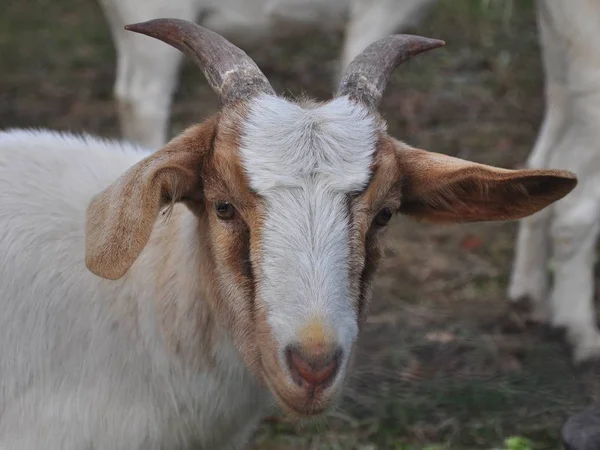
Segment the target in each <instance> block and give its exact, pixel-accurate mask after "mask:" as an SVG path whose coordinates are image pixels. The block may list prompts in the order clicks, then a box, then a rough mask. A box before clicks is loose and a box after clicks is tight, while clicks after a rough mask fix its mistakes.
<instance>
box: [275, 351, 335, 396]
mask: <svg viewBox="0 0 600 450" xmlns="http://www.w3.org/2000/svg"><path fill="white" fill-rule="evenodd" d="M286 353H287V355H286V356H287V362H288V366H289V368H290V372H291V373H292V376H293V378H294V380H295V381H296V383H298V384H299V385H306V384H308V385H309V386H312V387H316V386H320V387H323V385H327V384H329V383H330V382H331V381H332V380H333V378H334V376H335V374H336V372H337V369H338V365H339V359H340V356H341V352H340V351H337V352H333V353H329V354H327V355H316V356H308V355H305V354H303V353H302V352H301V351H300V350H298V349H297V348H295V347H290V348H288V350H287V352H286Z"/></svg>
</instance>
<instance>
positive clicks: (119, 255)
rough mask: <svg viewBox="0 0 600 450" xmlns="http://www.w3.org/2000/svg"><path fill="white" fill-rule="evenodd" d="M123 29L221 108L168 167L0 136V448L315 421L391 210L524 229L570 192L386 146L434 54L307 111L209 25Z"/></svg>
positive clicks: (113, 152)
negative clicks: (409, 71)
mask: <svg viewBox="0 0 600 450" xmlns="http://www.w3.org/2000/svg"><path fill="white" fill-rule="evenodd" d="M128 28H129V29H130V30H132V31H136V32H139V33H143V34H147V35H150V36H153V37H156V38H158V39H160V40H164V41H165V42H167V43H169V44H171V45H173V46H175V47H177V48H179V49H180V50H182V51H184V52H186V53H187V54H188V55H190V56H191V57H192V58H193V59H194V60H196V62H197V63H198V65H199V66H200V67H201V69H202V70H203V72H204V74H205V76H206V77H207V79H208V81H209V84H210V85H211V86H212V88H213V89H214V90H215V92H216V93H217V94H218V95H219V97H220V99H221V101H222V103H223V106H222V108H221V110H220V111H219V113H218V114H216V115H215V116H213V117H211V118H209V119H207V120H205V121H204V122H202V123H201V124H199V125H196V126H193V127H191V128H189V129H188V130H186V131H185V132H184V133H182V134H181V135H180V136H178V137H176V138H175V139H173V140H172V141H170V142H169V143H168V144H167V145H166V146H165V147H163V148H162V149H160V150H158V151H155V152H152V151H150V150H147V151H143V152H136V151H134V150H133V149H132V148H131V147H129V146H127V145H119V144H117V143H112V144H108V143H103V142H102V141H101V140H99V139H97V138H92V137H87V138H77V137H75V136H72V135H58V134H55V133H52V132H48V131H42V132H31V131H23V130H14V131H8V132H5V133H2V134H0V190H1V191H2V194H3V195H2V197H0V201H1V203H0V248H1V249H2V252H0V253H2V255H3V258H4V261H5V264H3V265H0V301H1V302H2V310H3V314H2V316H1V318H0V342H2V345H3V351H2V358H1V360H0V379H2V389H1V390H0V395H1V397H0V405H1V407H0V408H1V409H0V449H2V450H8V449H11V450H29V449H38V448H42V447H43V448H48V449H50V450H53V449H63V450H64V449H81V448H87V447H90V446H94V447H98V448H132V449H142V448H143V449H159V448H165V447H175V446H179V447H183V448H192V446H193V445H200V446H201V447H203V448H224V449H238V448H242V447H243V446H244V444H245V443H246V442H247V441H248V439H249V437H250V435H251V434H252V432H253V430H254V429H255V427H256V425H257V422H258V420H259V419H260V417H261V416H262V414H264V412H265V411H266V410H267V407H268V406H269V404H270V403H271V402H272V400H271V399H272V398H274V399H276V401H277V403H278V404H279V405H280V406H282V407H283V408H284V409H285V410H287V411H289V412H291V413H293V414H296V415H299V416H313V415H316V414H320V413H322V412H323V411H325V410H327V409H328V408H329V407H330V406H331V405H332V404H333V402H334V401H335V399H336V397H338V395H339V392H340V389H341V388H342V386H343V383H344V380H345V378H346V376H347V373H348V367H349V364H350V362H351V360H352V355H353V352H354V346H355V342H356V338H357V335H358V331H359V329H360V327H361V325H362V324H363V323H364V321H365V318H366V313H367V310H368V302H369V298H370V285H371V281H372V278H373V275H374V273H375V269H376V267H377V264H378V262H379V259H380V256H381V233H382V231H383V229H384V228H385V226H386V225H387V223H388V222H389V220H390V219H391V216H392V214H393V213H394V212H400V213H403V214H406V215H408V216H412V217H415V218H419V219H424V220H430V221H434V222H441V223H444V222H452V221H465V222H473V221H490V220H505V219H516V218H520V217H523V216H526V215H529V214H532V213H535V212H537V211H539V210H541V209H543V208H544V207H546V206H547V205H549V204H551V203H553V202H554V201H556V200H558V199H560V198H562V197H563V196H565V195H566V194H567V193H568V192H570V191H571V190H572V189H573V188H574V187H575V185H576V183H577V181H576V179H575V178H574V177H573V176H572V174H571V173H569V172H566V171H560V170H518V171H511V170H507V169H499V168H495V167H491V166H485V165H482V164H476V163H470V162H467V161H464V160H461V159H458V158H452V157H449V156H445V155H441V154H436V153H431V152H427V151H423V150H417V149H414V148H411V147H409V146H407V145H405V144H403V143H401V142H399V141H397V140H395V139H394V138H392V137H390V136H389V135H388V134H387V132H386V128H385V123H384V121H383V120H382V118H381V117H380V116H379V115H378V113H377V106H378V104H379V102H380V100H381V97H382V94H383V90H384V88H385V86H386V83H387V81H388V79H389V76H390V74H391V72H392V70H393V69H394V68H395V67H396V66H397V65H398V64H399V63H401V62H403V61H404V60H406V59H408V58H410V57H411V56H413V55H415V54H417V53H420V52H423V51H426V50H429V49H432V48H435V47H439V46H440V45H442V42H440V41H436V40H432V39H425V38H420V37H415V36H392V37H389V38H386V39H383V40H381V41H378V42H376V43H374V44H373V45H372V46H370V47H369V48H367V49H365V52H364V53H361V54H360V55H358V56H357V58H356V59H355V60H354V61H353V62H352V63H351V64H350V66H349V67H348V69H347V72H346V74H345V75H344V77H343V78H342V81H341V83H340V87H339V90H338V92H337V94H336V96H335V98H334V99H333V100H331V101H330V102H327V103H315V102H304V103H295V102H291V101H288V100H286V99H283V98H280V97H278V96H276V95H275V92H274V90H273V88H272V87H271V86H270V84H269V82H268V81H267V79H266V78H265V77H264V75H263V74H262V73H261V71H260V70H259V69H258V67H257V66H256V65H255V64H254V62H253V61H252V60H251V59H250V58H249V57H248V56H247V55H246V54H245V53H244V52H242V51H241V50H239V49H238V48H236V47H235V46H233V45H232V44H230V43H229V42H227V41H226V40H224V39H223V38H221V37H220V36H218V35H216V34H215V33H213V32H210V31H208V30H206V29H204V28H202V27H199V26H197V25H194V24H192V23H190V22H186V21H181V20H172V19H170V20H169V19H167V20H155V21H150V22H147V23H142V24H137V25H133V26H130V27H128ZM165 208H166V209H165ZM86 210H87V213H86ZM165 211H167V212H168V214H166V217H167V219H168V220H166V221H162V220H159V218H160V217H161V216H164V215H165V214H163V212H165ZM84 218H85V221H84ZM85 265H87V267H88V268H89V270H90V271H91V272H93V273H94V274H97V275H99V276H100V277H101V278H104V279H101V278H99V277H96V276H93V275H92V274H91V273H89V272H87V271H86V269H85V267H84V266H85Z"/></svg>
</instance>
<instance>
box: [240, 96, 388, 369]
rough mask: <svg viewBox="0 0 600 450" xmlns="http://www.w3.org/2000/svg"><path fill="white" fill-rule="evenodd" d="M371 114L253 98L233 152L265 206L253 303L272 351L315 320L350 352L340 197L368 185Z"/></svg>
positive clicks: (347, 106) (373, 139) (336, 104)
mask: <svg viewBox="0 0 600 450" xmlns="http://www.w3.org/2000/svg"><path fill="white" fill-rule="evenodd" d="M380 131H383V128H381V127H380V126H378V124H377V123H376V120H375V119H374V117H373V115H371V114H369V112H368V111H367V110H366V109H364V108H363V107H361V106H358V105H355V104H353V103H351V102H350V101H349V100H348V99H347V98H344V97H342V98H338V99H335V100H333V101H331V102H329V103H326V104H324V105H320V106H317V107H312V106H308V107H301V106H298V105H296V104H293V103H290V102H288V101H287V100H284V99H281V98H277V97H268V96H264V97H260V98H258V99H257V100H255V101H253V103H252V106H251V108H250V112H249V115H248V117H247V119H246V121H245V122H244V126H243V129H242V139H241V146H240V153H241V155H242V160H243V164H244V167H245V169H246V172H247V174H248V177H249V183H250V186H251V188H252V189H254V190H255V191H256V192H257V193H258V194H259V195H260V196H261V197H262V198H263V199H264V203H265V208H266V212H265V222H264V227H263V230H262V236H261V242H262V247H263V250H262V255H263V257H262V258H263V260H262V262H261V266H262V274H263V276H262V279H261V281H260V283H259V291H260V292H259V298H260V299H261V301H262V302H264V303H265V304H266V306H267V309H268V312H267V314H268V321H269V325H270V326H271V328H272V331H273V333H274V335H275V337H276V340H277V342H278V344H279V346H280V357H281V361H282V364H285V359H284V349H285V347H286V346H287V345H290V344H295V343H297V342H296V341H295V339H297V337H298V335H299V333H300V330H301V329H303V328H304V327H306V325H307V324H308V323H309V322H310V321H311V320H313V319H317V320H319V321H322V323H324V324H325V327H326V328H327V329H328V330H330V331H331V332H332V334H333V339H334V340H335V342H336V343H337V344H338V345H339V346H340V347H341V348H342V350H343V354H344V355H349V354H350V350H351V346H352V344H353V343H354V341H355V339H356V337H357V334H358V327H357V317H356V312H355V310H354V308H353V306H352V302H353V301H355V299H353V298H352V296H351V295H349V284H350V283H349V267H348V258H349V248H348V246H349V242H348V241H349V239H348V236H349V226H350V223H349V220H350V218H349V217H348V202H347V195H348V194H349V193H351V192H355V191H360V190H362V189H364V188H365V187H366V184H367V183H368V181H369V178H370V175H371V173H370V168H371V164H372V160H373V153H374V150H375V147H376V143H377V138H378V136H379V132H380Z"/></svg>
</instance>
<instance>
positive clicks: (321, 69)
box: [0, 0, 600, 450]
mask: <svg viewBox="0 0 600 450" xmlns="http://www.w3.org/2000/svg"><path fill="white" fill-rule="evenodd" d="M508 3H510V4H511V5H512V10H508V9H507V7H506V5H507V4H508ZM490 4H491V5H492V6H490V7H488V8H486V7H485V2H482V1H479V0H442V1H441V2H440V4H439V6H438V7H437V8H436V9H435V10H434V11H433V12H432V13H431V14H429V15H427V16H426V17H425V18H424V20H423V21H422V22H421V24H420V25H419V26H418V27H417V28H415V29H412V30H409V31H410V32H413V33H417V34H422V35H425V36H430V37H436V38H441V39H445V40H446V41H447V47H446V48H445V49H442V50H436V51H433V52H431V53H427V54H425V55H421V56H420V57H418V58H416V59H415V60H413V61H411V62H410V63H408V64H406V65H405V66H402V67H401V68H400V69H399V70H398V71H397V73H396V75H395V78H394V80H393V82H392V83H391V84H390V85H389V87H388V89H387V94H386V96H385V100H384V102H383V106H382V110H383V112H384V114H385V117H386V118H387V120H388V122H389V128H390V130H391V131H392V133H393V134H395V135H396V136H397V137H399V138H401V139H403V140H405V141H407V142H408V143H410V144H412V145H415V146H418V147H421V148H426V149H429V150H435V151H439V152H443V153H446V154H450V155H454V156H460V157H462V158H467V159H472V160H475V161H479V162H484V163H488V164H495V165H499V166H502V167H508V168H512V167H515V166H518V165H519V164H521V163H523V162H524V160H525V158H526V156H527V154H528V152H529V150H530V148H531V146H532V144H533V142H534V140H535V137H536V133H537V129H538V126H539V123H540V120H541V116H542V112H543V98H542V89H543V87H542V75H541V72H540V70H541V69H540V58H539V49H538V44H537V30H536V26H535V19H534V11H533V7H532V5H531V2H530V1H523V0H519V1H514V2H496V3H494V2H491V3H490ZM499 4H500V6H498V5H499ZM0 11H1V12H0V128H7V127H13V126H28V127H30V126H35V127H51V128H56V129H60V130H71V131H86V132H92V133H98V134H102V135H107V136H115V135H118V127H117V122H116V113H115V107H114V104H113V100H112V83H113V77H114V50H113V47H112V43H111V40H110V37H109V34H108V29H107V26H106V24H105V22H104V20H103V17H102V15H101V13H100V10H99V8H98V6H97V5H96V3H94V2H93V1H92V0H3V1H2V6H1V7H0ZM340 42H341V33H340V31H339V30H328V31H323V30H321V31H315V32H314V33H311V34H310V37H306V38H303V39H298V38H277V39H274V40H273V41H271V42H268V43H264V44H262V45H259V46H256V47H254V48H249V49H247V51H248V53H249V54H250V55H251V56H252V57H254V58H255V60H256V61H257V63H258V64H259V66H260V67H261V68H263V70H264V72H265V74H266V75H267V76H268V77H270V79H271V80H272V82H273V85H274V87H275V88H276V89H277V90H278V91H279V92H282V93H287V94H288V95H290V96H297V95H300V94H302V93H307V94H309V95H312V96H315V97H317V98H321V99H325V98H327V96H328V95H330V92H331V91H332V82H331V80H332V73H333V70H334V67H335V58H336V56H337V54H338V52H339V50H340ZM216 107H217V102H216V98H215V96H214V95H213V94H212V92H211V91H210V90H209V89H208V88H207V85H206V83H205V81H204V79H203V78H202V75H201V74H200V72H199V71H198V70H197V69H196V68H194V67H193V66H192V65H191V64H187V65H186V66H185V68H184V72H183V77H182V85H181V87H180V89H179V91H178V92H177V96H176V100H175V104H174V109H173V127H172V132H173V133H176V132H177V131H179V130H181V129H182V128H184V127H185V126H187V125H189V124H191V123H193V122H194V121H197V120H199V119H201V118H202V117H206V116H207V115H208V114H210V113H211V112H212V111H214V110H215V109H216ZM515 231H516V223H514V222H511V223H502V224H474V225H455V226H446V227H440V226H430V225H423V224H417V223H414V222H410V221H409V220H407V219H403V218H401V217H399V218H397V219H395V222H394V224H393V225H392V226H391V228H390V231H389V234H388V236H389V240H388V241H389V248H388V250H387V258H386V259H385V261H384V263H383V265H382V268H381V271H380V276H379V278H378V282H377V284H376V288H375V292H374V299H373V305H372V314H371V318H370V320H369V323H368V326H367V327H366V330H365V332H364V335H363V336H362V339H361V344H360V355H359V358H358V361H357V365H356V369H355V375H354V377H353V379H352V382H351V383H350V386H349V387H348V390H347V395H346V397H345V400H344V402H343V404H342V405H341V406H340V408H338V409H337V410H336V411H334V412H332V413H331V414H330V415H329V416H328V417H327V418H326V420H324V421H323V422H320V423H318V424H300V425H298V424H296V425H294V424H290V423H287V422H275V423H265V425H264V426H263V427H262V428H261V430H260V431H259V433H258V435H257V436H256V442H255V446H254V448H256V449H264V450H274V449H281V450H296V449H322V450H325V449H363V450H367V449H370V450H374V449H408V448H422V447H423V446H425V445H431V444H438V445H440V446H441V447H440V448H452V449H490V448H494V447H499V446H501V445H502V441H503V439H504V438H506V437H507V436H511V435H522V436H526V437H528V438H530V439H532V440H533V441H534V443H535V447H536V448H540V449H542V448H548V449H550V448H554V449H556V448H559V444H558V436H559V429H560V426H561V424H562V423H563V421H564V420H565V418H566V417H567V416H568V415H569V414H570V413H572V412H573V411H576V410H578V409H580V408H582V407H585V406H587V405H589V404H590V403H592V402H596V401H598V396H599V395H600V378H599V377H598V376H597V375H598V372H597V369H595V368H593V367H587V368H583V369H582V368H579V369H575V368H573V367H572V366H571V363H570V359H569V355H568V352H567V349H566V348H565V347H564V345H563V344H562V343H561V341H560V340H559V339H557V338H556V336H554V335H549V334H548V333H544V332H542V330H538V329H532V328H525V327H522V326H519V323H518V320H517V319H516V318H514V317H513V318H512V320H510V321H508V322H507V320H506V317H507V301H506V298H505V291H506V287H507V281H508V273H509V268H510V264H511V261H512V256H513V249H514V248H513V245H514V236H515ZM507 323H508V324H509V325H507Z"/></svg>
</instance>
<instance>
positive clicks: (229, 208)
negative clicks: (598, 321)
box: [215, 202, 235, 220]
mask: <svg viewBox="0 0 600 450" xmlns="http://www.w3.org/2000/svg"><path fill="white" fill-rule="evenodd" d="M215 210H216V211H217V216H218V217H219V219H221V220H231V219H233V216H234V215H235V208H234V207H233V205H232V204H231V203H229V202H217V203H215Z"/></svg>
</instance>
